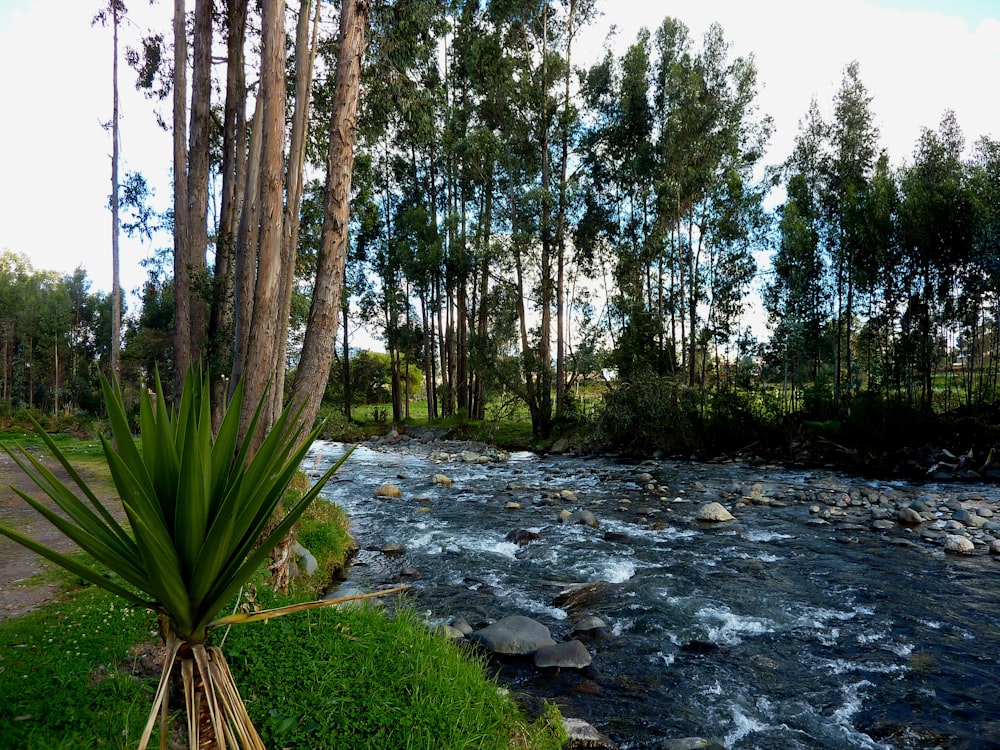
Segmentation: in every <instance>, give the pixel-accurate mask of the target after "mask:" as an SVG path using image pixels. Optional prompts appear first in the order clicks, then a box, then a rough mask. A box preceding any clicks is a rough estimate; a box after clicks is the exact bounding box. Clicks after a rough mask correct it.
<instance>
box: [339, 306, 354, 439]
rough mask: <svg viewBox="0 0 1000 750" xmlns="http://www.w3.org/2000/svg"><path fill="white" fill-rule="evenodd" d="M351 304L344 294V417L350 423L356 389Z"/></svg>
mask: <svg viewBox="0 0 1000 750" xmlns="http://www.w3.org/2000/svg"><path fill="white" fill-rule="evenodd" d="M350 311H351V306H350V304H349V300H348V299H347V295H346V294H345V295H343V301H342V303H341V305H340V312H341V316H342V317H343V323H344V325H343V329H344V418H345V419H346V420H347V422H348V424H350V422H351V407H352V406H353V405H354V389H353V388H352V387H351V336H350V330H349V329H348V323H347V321H348V314H349V313H350Z"/></svg>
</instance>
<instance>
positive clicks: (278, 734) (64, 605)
mask: <svg viewBox="0 0 1000 750" xmlns="http://www.w3.org/2000/svg"><path fill="white" fill-rule="evenodd" d="M299 538H300V541H302V543H303V544H304V545H305V546H306V547H308V548H309V549H310V551H312V552H313V554H315V555H316V556H317V558H318V559H319V560H320V562H321V565H323V564H325V565H331V564H333V563H334V562H335V561H337V560H341V561H342V557H343V554H344V550H345V549H346V548H347V546H348V545H349V544H350V537H349V535H348V534H347V531H346V518H345V516H344V513H343V511H342V510H341V509H340V508H339V507H337V506H332V505H329V504H326V503H317V504H314V505H313V506H312V507H311V508H310V509H309V513H308V515H307V516H304V517H303V519H302V522H301V526H300V537H299ZM338 556H339V557H338ZM46 575H47V576H51V575H58V576H61V577H62V579H63V580H62V583H63V585H64V586H65V587H66V588H67V589H69V590H68V592H67V593H66V594H64V595H63V596H62V597H61V598H60V599H59V600H57V601H53V602H50V603H49V604H47V605H46V606H44V607H43V608H42V609H40V610H37V611H35V612H31V613H29V614H26V615H23V616H21V617H17V618H12V619H9V620H6V621H4V622H2V623H0V738H2V739H3V741H2V743H0V744H2V746H3V747H4V748H7V747H10V748H18V749H19V750H21V749H23V750H75V749H77V748H79V749H80V750H85V749H87V750H89V749H90V748H122V750H124V749H125V748H133V747H135V745H136V742H137V739H138V737H139V735H140V733H141V731H142V728H143V726H144V724H145V721H146V717H147V715H148V712H149V708H150V706H151V704H152V697H153V692H154V690H155V687H156V682H157V680H158V673H156V674H149V673H141V672H139V671H137V669H136V665H137V657H136V656H135V655H134V651H133V647H134V646H136V645H139V644H144V643H146V644H148V643H153V642H155V641H156V640H157V636H156V622H155V618H154V617H153V615H152V614H151V613H150V612H147V611H143V610H136V609H131V608H128V607H125V606H123V604H122V602H121V601H120V600H117V599H115V598H114V597H113V596H112V595H110V594H108V593H107V592H105V591H102V590H100V589H97V588H96V587H93V586H86V587H83V588H81V582H80V581H79V579H74V578H73V577H72V576H70V575H69V574H68V573H65V572H62V571H59V572H58V573H46ZM317 576H318V577H319V578H322V577H323V576H324V574H323V573H318V574H317ZM264 580H265V575H264V572H263V571H261V573H260V574H259V575H258V577H257V579H256V580H255V581H254V585H253V586H252V587H251V588H250V589H249V590H248V596H247V597H245V599H247V598H249V599H252V600H253V602H254V603H255V604H256V605H258V606H260V607H262V608H268V607H273V606H281V605H284V604H290V603H293V602H298V601H306V600H310V599H312V598H313V597H314V594H315V586H316V585H319V579H318V578H317V577H314V578H313V579H309V580H304V581H299V582H297V583H295V584H294V585H293V586H292V590H291V592H290V593H287V594H280V593H277V592H274V591H273V590H271V589H270V588H268V587H267V586H266V585H265V583H264ZM237 604H238V602H233V606H234V607H235V606H236V605H237ZM387 609H388V608H381V607H377V606H355V607H349V608H342V609H321V610H313V611H310V612H300V613H296V614H293V615H288V616H285V617H280V618H276V619H272V620H269V621H267V622H264V623H254V624H250V625H244V626H238V627H234V628H232V629H231V630H230V631H229V632H228V634H226V635H225V641H224V646H223V649H224V651H225V653H226V655H227V658H228V660H229V662H230V666H231V667H232V671H233V674H234V676H235V678H236V684H237V686H238V688H239V689H240V691H241V693H242V695H243V697H244V698H245V700H246V703H247V706H248V710H249V712H250V715H251V717H252V718H253V721H254V724H255V726H256V727H257V728H258V730H259V731H260V733H261V736H262V737H263V739H264V742H265V744H266V746H267V747H273V748H289V749H290V750H292V749H296V748H302V749H303V750H358V749H360V750H364V749H366V748H368V749H370V750H376V749H377V750H394V749H395V748H400V750H402V749H403V748H405V749H406V750H411V749H412V750H418V749H420V748H427V750H431V749H432V748H433V749H434V750H449V749H450V748H454V749H456V750H458V749H463V750H464V749H466V748H468V749H469V750H472V749H473V748H475V749H481V750H493V749H496V750H502V749H508V748H509V749H511V750H555V748H558V747H560V746H561V743H562V741H563V739H564V735H563V731H562V726H561V723H560V721H559V715H558V711H557V710H556V709H555V708H550V710H549V711H548V712H547V713H546V714H544V715H543V716H542V717H541V718H539V719H538V720H537V721H536V722H534V723H530V722H528V721H527V720H526V719H525V718H524V716H523V714H522V713H521V711H520V710H519V709H518V707H517V705H516V704H515V702H514V701H513V699H512V698H511V697H510V696H509V695H508V694H507V693H506V691H504V690H502V689H501V688H500V687H499V686H498V685H497V683H496V682H495V681H493V680H492V679H490V678H489V677H488V675H487V673H486V670H485V665H484V663H483V662H482V661H481V659H480V658H479V657H477V656H475V655H474V654H473V653H471V652H469V651H467V650H464V649H462V648H460V647H458V646H456V645H454V644H452V643H450V642H448V641H446V640H445V639H444V638H443V637H442V636H440V635H437V634H434V633H432V632H430V631H429V630H428V628H427V627H426V626H425V624H424V623H423V622H421V621H420V620H419V619H418V618H417V617H416V616H415V615H414V614H413V612H412V610H411V609H410V608H408V606H407V605H406V604H405V603H404V604H403V606H401V607H396V608H395V610H396V611H395V614H389V613H388V612H387ZM221 638H222V634H221V633H216V637H214V638H213V641H214V642H219V641H220V640H221ZM174 708H175V709H176V706H174Z"/></svg>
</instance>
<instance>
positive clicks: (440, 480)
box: [432, 474, 453, 487]
mask: <svg viewBox="0 0 1000 750" xmlns="http://www.w3.org/2000/svg"><path fill="white" fill-rule="evenodd" d="M432 481H433V482H434V484H437V485H440V486H441V487H451V485H452V484H453V482H452V480H451V477H449V476H448V475H447V474H435V475H434V477H433V480H432Z"/></svg>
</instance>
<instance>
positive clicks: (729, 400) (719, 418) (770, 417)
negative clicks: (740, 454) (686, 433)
mask: <svg viewBox="0 0 1000 750" xmlns="http://www.w3.org/2000/svg"><path fill="white" fill-rule="evenodd" d="M779 416H780V409H779V406H778V404H777V403H776V402H775V401H774V399H772V398H770V397H768V396H767V394H765V393H757V392H754V391H749V390H744V389H740V388H719V389H717V390H716V391H715V392H713V393H712V395H711V397H710V399H709V406H708V410H707V412H706V413H705V414H704V415H703V417H702V426H701V434H702V436H703V441H704V443H705V444H706V445H707V446H710V447H711V449H712V450H713V451H739V450H741V449H743V448H746V447H748V446H751V445H756V444H758V443H761V442H765V443H767V444H771V442H772V440H773V439H774V437H775V434H776V432H777V428H778V422H779Z"/></svg>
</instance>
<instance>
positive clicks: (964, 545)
mask: <svg viewBox="0 0 1000 750" xmlns="http://www.w3.org/2000/svg"><path fill="white" fill-rule="evenodd" d="M944 551H945V552H953V553H955V554H958V555H971V554H972V553H973V552H975V551H976V545H974V544H973V543H972V542H971V541H970V540H968V539H966V538H965V537H964V536H959V535H958V534H949V535H948V536H946V537H945V538H944Z"/></svg>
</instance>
